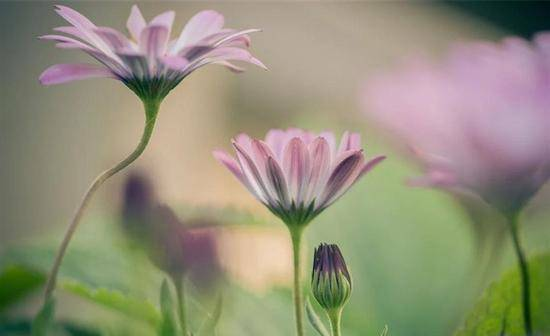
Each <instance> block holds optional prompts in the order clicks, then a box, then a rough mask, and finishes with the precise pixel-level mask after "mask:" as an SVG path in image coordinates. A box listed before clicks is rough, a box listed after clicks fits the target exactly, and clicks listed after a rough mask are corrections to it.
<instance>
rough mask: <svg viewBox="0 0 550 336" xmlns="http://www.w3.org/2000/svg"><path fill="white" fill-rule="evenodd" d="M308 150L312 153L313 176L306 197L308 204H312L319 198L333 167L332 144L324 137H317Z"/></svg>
mask: <svg viewBox="0 0 550 336" xmlns="http://www.w3.org/2000/svg"><path fill="white" fill-rule="evenodd" d="M308 152H309V154H310V155H311V177H310V179H309V183H308V190H307V194H306V199H305V203H306V204H310V203H311V202H312V201H313V200H314V199H316V200H319V198H320V196H321V195H320V194H321V192H322V191H323V188H324V186H325V185H326V182H327V179H328V177H329V175H330V169H331V157H330V156H331V153H330V146H329V144H328V142H327V141H326V140H325V139H324V138H322V137H317V138H316V139H315V140H313V142H311V143H310V144H309V146H308Z"/></svg>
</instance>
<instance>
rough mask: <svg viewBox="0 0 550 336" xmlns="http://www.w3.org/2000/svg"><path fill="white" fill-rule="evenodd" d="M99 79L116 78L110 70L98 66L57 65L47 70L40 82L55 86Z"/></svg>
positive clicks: (41, 76)
mask: <svg viewBox="0 0 550 336" xmlns="http://www.w3.org/2000/svg"><path fill="white" fill-rule="evenodd" d="M97 77H107V78H115V76H114V75H113V73H112V72H111V71H110V70H108V69H106V68H105V67H100V66H97V65H92V64H56V65H52V66H51V67H49V68H48V69H46V70H45V71H44V72H43V73H42V75H40V78H39V81H40V83H41V84H42V85H53V84H61V83H67V82H71V81H75V80H81V79H88V78H97Z"/></svg>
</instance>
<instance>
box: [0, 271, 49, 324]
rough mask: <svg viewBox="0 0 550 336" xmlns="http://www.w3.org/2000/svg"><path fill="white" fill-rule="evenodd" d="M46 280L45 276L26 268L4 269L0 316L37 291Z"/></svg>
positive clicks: (0, 289) (0, 277)
mask: <svg viewBox="0 0 550 336" xmlns="http://www.w3.org/2000/svg"><path fill="white" fill-rule="evenodd" d="M44 280H45V277H44V274H42V273H39V272H34V271H32V270H30V269H27V268H25V267H21V266H17V265H11V266H8V267H6V268H4V269H3V270H2V272H1V273H0V314H1V313H2V312H3V311H4V310H5V309H6V308H7V307H8V306H10V305H12V304H14V303H16V302H17V301H19V300H21V299H22V298H24V297H25V296H26V295H27V294H29V293H30V292H32V291H34V290H35V289H37V288H38V287H39V286H40V285H41V284H42V283H43V282H44Z"/></svg>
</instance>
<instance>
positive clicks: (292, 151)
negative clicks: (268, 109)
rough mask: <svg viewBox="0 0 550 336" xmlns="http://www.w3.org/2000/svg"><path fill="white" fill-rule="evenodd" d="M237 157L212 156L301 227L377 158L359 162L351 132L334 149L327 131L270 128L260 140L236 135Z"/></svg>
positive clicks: (287, 220)
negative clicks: (314, 132)
mask: <svg viewBox="0 0 550 336" xmlns="http://www.w3.org/2000/svg"><path fill="white" fill-rule="evenodd" d="M233 147H234V148H235V151H236V154H237V159H235V158H233V157H232V156H231V155H229V154H227V153H226V152H224V151H215V152H214V156H215V157H216V159H217V160H218V161H220V162H221V163H223V164H224V165H225V166H226V167H227V168H228V169H229V170H230V171H231V172H232V173H233V174H234V175H235V177H237V179H238V180H239V181H240V182H241V183H243V184H244V185H245V186H246V187H247V188H248V190H249V191H250V192H251V193H252V194H253V195H254V196H255V197H256V198H257V199H258V200H259V201H260V202H262V203H263V204H264V205H265V206H266V207H267V208H269V210H271V211H272V212H273V213H274V214H275V215H277V216H278V217H280V218H281V219H282V220H283V221H284V222H285V223H286V224H287V225H297V226H300V225H305V224H307V223H309V221H311V220H312V219H313V218H314V217H315V216H316V215H318V214H319V213H320V212H321V211H323V210H324V209H325V208H326V207H328V206H329V205H330V204H332V203H333V202H334V201H336V200H337V199H338V198H339V197H340V196H342V195H343V194H344V193H345V192H346V190H348V189H349V188H350V187H351V186H352V185H353V184H354V183H355V182H356V181H357V180H358V179H359V178H360V177H361V176H363V175H364V174H365V173H367V172H368V171H369V170H371V169H372V168H373V167H374V166H376V165H377V164H378V163H379V162H380V161H382V160H383V159H384V157H383V156H378V157H376V158H374V159H372V160H370V161H366V160H365V156H364V154H363V150H362V149H361V139H360V136H359V134H357V133H348V132H346V133H344V135H343V137H342V140H341V142H340V145H339V147H338V148H337V147H336V141H335V137H334V135H333V134H332V133H330V132H324V133H321V134H319V135H315V134H313V133H311V132H307V131H303V130H300V129H288V130H287V131H283V130H278V129H275V130H271V131H269V132H268V133H267V135H266V138H265V140H264V141H262V140H257V139H252V138H250V137H249V136H248V135H246V134H240V135H238V136H237V137H236V138H235V139H234V140H233Z"/></svg>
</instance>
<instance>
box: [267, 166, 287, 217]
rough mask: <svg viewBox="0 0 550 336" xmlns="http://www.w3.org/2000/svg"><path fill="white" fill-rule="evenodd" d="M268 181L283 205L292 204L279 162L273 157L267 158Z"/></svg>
mask: <svg viewBox="0 0 550 336" xmlns="http://www.w3.org/2000/svg"><path fill="white" fill-rule="evenodd" d="M266 168H267V181H268V185H269V188H270V189H271V190H273V191H274V192H275V195H276V198H277V199H278V200H279V202H280V203H281V205H282V206H283V207H285V208H286V207H288V206H289V205H290V202H289V195H288V187H287V183H286V180H285V176H284V174H283V170H282V169H281V167H280V166H279V163H277V161H276V160H275V159H274V158H273V157H269V158H268V159H267V167H266Z"/></svg>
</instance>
